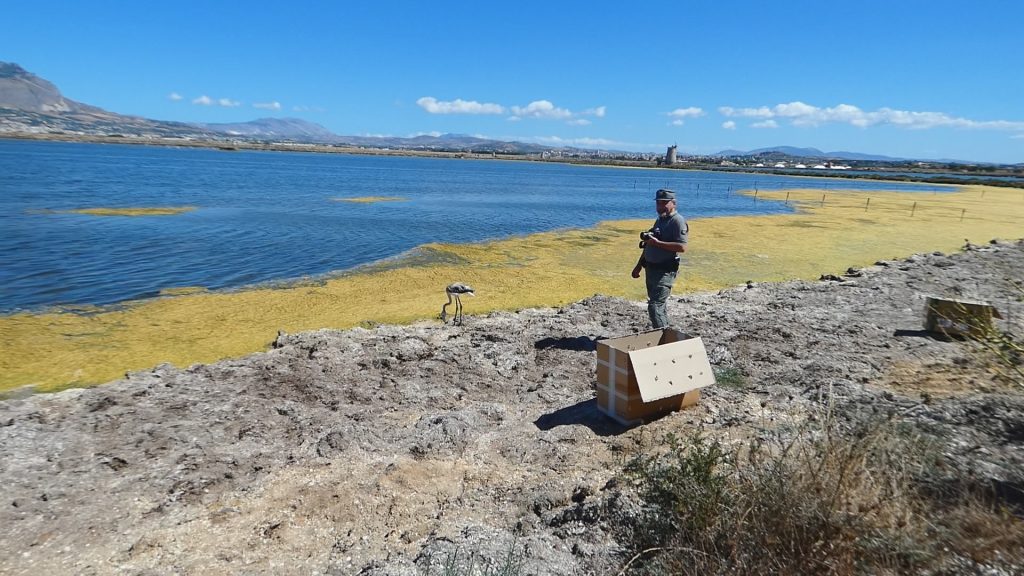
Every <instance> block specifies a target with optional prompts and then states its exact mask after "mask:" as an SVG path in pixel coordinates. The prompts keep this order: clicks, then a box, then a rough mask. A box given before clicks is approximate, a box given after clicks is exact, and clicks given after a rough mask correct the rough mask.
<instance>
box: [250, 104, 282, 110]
mask: <svg viewBox="0 0 1024 576" xmlns="http://www.w3.org/2000/svg"><path fill="white" fill-rule="evenodd" d="M252 107H253V108H259V109H261V110H280V109H281V103H280V102H255V103H254V104H253V105H252Z"/></svg>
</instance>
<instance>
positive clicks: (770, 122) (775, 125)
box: [750, 120, 779, 128]
mask: <svg viewBox="0 0 1024 576" xmlns="http://www.w3.org/2000/svg"><path fill="white" fill-rule="evenodd" d="M750 127H751V128H778V127H779V123H778V122H776V121H775V120H763V121H761V122H754V123H753V124H751V125H750Z"/></svg>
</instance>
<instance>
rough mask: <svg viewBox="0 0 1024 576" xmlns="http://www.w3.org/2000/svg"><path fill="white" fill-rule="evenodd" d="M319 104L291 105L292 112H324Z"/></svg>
mask: <svg viewBox="0 0 1024 576" xmlns="http://www.w3.org/2000/svg"><path fill="white" fill-rule="evenodd" d="M325 111H326V110H325V109H324V108H321V107H320V106H292V112H325Z"/></svg>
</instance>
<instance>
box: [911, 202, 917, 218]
mask: <svg viewBox="0 0 1024 576" xmlns="http://www.w3.org/2000/svg"><path fill="white" fill-rule="evenodd" d="M916 210H917V202H914V205H913V206H911V207H910V217H911V218H913V217H914V212H915V211H916Z"/></svg>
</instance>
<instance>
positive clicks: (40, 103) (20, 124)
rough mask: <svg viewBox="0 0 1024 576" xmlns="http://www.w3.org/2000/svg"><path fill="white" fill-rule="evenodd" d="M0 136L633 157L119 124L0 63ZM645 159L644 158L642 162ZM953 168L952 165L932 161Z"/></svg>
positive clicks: (833, 155) (767, 151) (310, 128)
mask: <svg viewBox="0 0 1024 576" xmlns="http://www.w3.org/2000/svg"><path fill="white" fill-rule="evenodd" d="M4 133H8V134H16V133H22V134H25V133H28V134H70V135H80V136H115V135H119V136H130V137H139V138H184V139H191V140H209V141H224V142H231V141H236V140H249V141H257V142H296V143H305V144H326V145H343V146H363V147H366V148H382V149H383V148H389V149H409V150H438V151H455V152H462V151H473V152H497V153H503V154H541V153H544V152H558V153H563V154H565V153H579V154H581V155H584V156H591V157H598V156H609V155H616V156H629V157H636V156H638V155H637V154H634V153H628V152H612V151H599V150H586V149H580V148H574V147H551V146H542V145H540V144H529V143H523V142H508V141H501V140H490V139H486V138H477V137H474V136H467V135H464V134H443V135H440V136H433V135H422V136H415V137H411V138H401V137H386V136H380V137H377V136H341V135H338V134H335V133H333V132H331V131H330V130H328V129H327V128H324V127H323V126H321V125H319V124H315V123H313V122H308V121H306V120H300V119H298V118H260V119H258V120H252V121H249V122H236V123H228V124H198V123H186V122H167V121H162V120H152V119H149V118H142V117H139V116H126V115H123V114H117V113H114V112H109V111H107V110H104V109H102V108H98V107H96V106H91V105H88V104H82V103H81V102H75V101H74V100H71V99H68V98H65V97H64V96H63V95H62V94H61V93H60V90H58V89H57V87H56V86H55V85H54V84H53V83H51V82H49V81H47V80H45V79H43V78H40V77H38V76H36V75H35V74H32V73H31V72H28V71H27V70H25V69H24V68H22V67H21V66H19V65H17V64H14V63H10V62H0V135H3V134H4ZM711 156H716V157H725V158H728V157H738V156H746V157H750V156H762V157H764V158H765V160H775V159H778V160H783V159H786V158H790V159H792V158H820V159H823V160H854V161H856V160H859V161H867V162H896V161H901V160H906V159H904V158H893V157H890V156H880V155H877V154H861V153H857V152H842V151H840V152H822V151H821V150H818V149H817V148H795V147H792V146H776V147H772V148H759V149H757V150H750V151H746V152H744V151H741V150H723V151H721V152H719V153H718V154H713V155H711ZM647 158H648V159H650V154H648V155H647ZM939 161H941V162H957V161H955V160H939Z"/></svg>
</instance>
